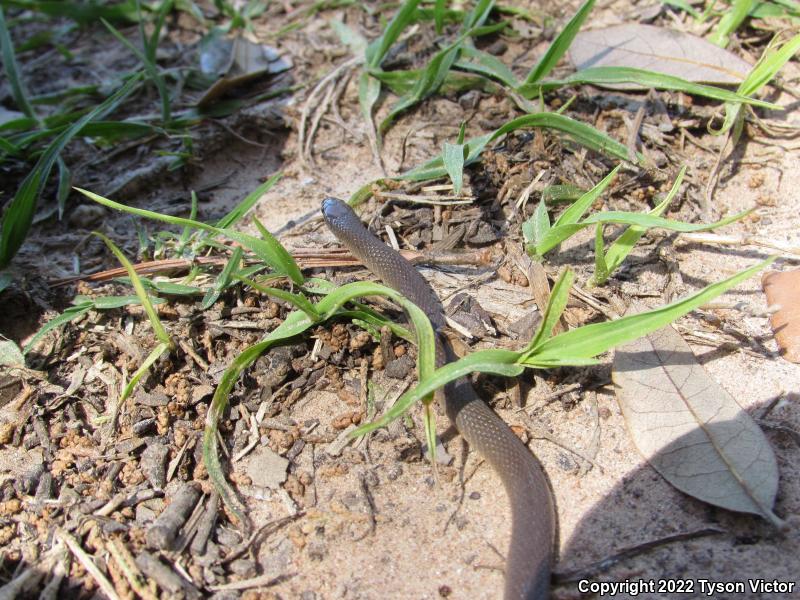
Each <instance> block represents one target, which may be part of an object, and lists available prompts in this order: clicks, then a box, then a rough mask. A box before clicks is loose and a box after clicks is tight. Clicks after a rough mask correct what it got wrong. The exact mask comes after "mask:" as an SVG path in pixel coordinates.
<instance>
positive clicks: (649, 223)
mask: <svg viewBox="0 0 800 600" xmlns="http://www.w3.org/2000/svg"><path fill="white" fill-rule="evenodd" d="M751 212H753V211H752V210H746V211H744V212H741V213H738V214H735V215H733V216H731V217H727V218H725V219H721V220H719V221H717V222H716V223H710V224H707V223H699V224H696V225H695V224H692V223H684V222H683V221H673V220H670V219H665V218H663V217H657V216H655V215H650V214H642V213H629V212H622V211H608V212H600V213H594V214H593V215H589V216H588V217H587V218H585V219H584V220H583V221H581V222H580V223H574V224H569V225H563V226H553V227H552V228H551V229H550V231H548V232H547V234H546V235H545V236H544V239H543V240H542V241H541V243H539V244H537V246H536V248H535V252H536V254H537V255H538V256H543V255H544V254H545V253H547V252H549V251H550V250H552V249H553V248H555V247H556V246H558V245H559V244H560V243H561V242H563V241H564V240H566V239H567V238H569V237H571V236H572V235H574V234H575V233H576V232H578V231H580V230H581V229H583V228H584V227H588V226H590V225H594V224H596V223H621V224H623V225H636V226H638V227H644V228H650V227H660V228H662V229H668V230H670V231H681V232H689V231H708V230H710V229H715V228H717V227H722V226H723V225H728V224H729V223H733V222H734V221H737V220H738V219H741V218H742V217H745V216H747V215H748V214H750V213H751Z"/></svg>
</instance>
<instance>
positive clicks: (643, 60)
mask: <svg viewBox="0 0 800 600" xmlns="http://www.w3.org/2000/svg"><path fill="white" fill-rule="evenodd" d="M569 59H570V61H571V62H572V64H573V65H574V66H575V68H576V69H578V70H580V69H586V68H589V67H633V68H636V69H646V70H648V71H655V72H657V73H663V74H665V75H672V76H674V77H680V78H682V79H686V80H688V81H693V82H695V83H715V84H739V83H741V81H742V80H743V79H744V78H745V77H746V76H747V74H748V73H749V72H750V69H751V66H750V64H748V63H747V62H746V61H744V60H742V59H741V58H739V57H738V56H736V55H735V54H733V53H732V52H729V51H728V50H725V49H724V48H720V47H719V46H715V45H714V44H712V43H711V42H708V41H706V40H704V39H703V38H700V37H697V36H694V35H691V34H688V33H683V32H680V31H674V30H671V29H664V28H663V27H654V26H653V25H641V24H639V23H630V24H627V25H617V26H616V27H608V28H606V29H595V30H591V31H583V32H581V33H579V34H578V35H577V36H575V40H574V42H573V43H572V45H571V46H570V48H569ZM614 87H615V88H623V89H638V88H637V86H634V85H630V86H628V85H625V86H614Z"/></svg>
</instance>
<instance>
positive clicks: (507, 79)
mask: <svg viewBox="0 0 800 600" xmlns="http://www.w3.org/2000/svg"><path fill="white" fill-rule="evenodd" d="M455 67H456V68H459V69H464V70H466V71H473V72H475V73H480V74H481V75H483V76H485V77H490V78H491V79H495V80H497V81H499V82H500V83H502V84H504V85H505V86H506V87H508V88H511V89H516V88H517V87H519V85H520V83H519V81H517V78H516V77H515V76H514V73H513V72H512V71H511V69H509V68H508V67H507V66H506V65H505V63H504V62H503V61H501V60H500V59H498V58H497V57H495V56H492V55H491V54H489V53H488V52H484V51H482V50H478V49H477V48H475V47H474V46H471V45H468V44H465V45H464V47H463V48H462V49H461V56H460V57H459V59H458V61H456V63H455Z"/></svg>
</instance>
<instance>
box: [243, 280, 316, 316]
mask: <svg viewBox="0 0 800 600" xmlns="http://www.w3.org/2000/svg"><path fill="white" fill-rule="evenodd" d="M236 279H238V280H239V281H241V282H242V283H244V284H246V285H249V286H250V287H251V288H253V289H254V290H258V291H259V292H261V293H262V294H265V295H267V296H270V297H272V298H278V299H279V300H283V301H284V302H288V303H289V304H291V305H292V306H294V307H295V308H297V309H298V310H302V311H303V312H304V313H305V314H306V316H307V317H308V318H309V320H310V321H311V322H312V323H317V322H318V321H319V320H320V316H319V313H318V312H317V309H316V308H314V305H313V304H311V302H309V300H308V298H306V297H305V296H303V294H295V293H292V292H287V291H286V290H281V289H279V288H273V287H267V286H264V285H261V284H260V283H257V282H255V281H253V280H252V279H248V278H247V277H242V276H239V275H237V276H236Z"/></svg>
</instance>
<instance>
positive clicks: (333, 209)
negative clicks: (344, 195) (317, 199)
mask: <svg viewBox="0 0 800 600" xmlns="http://www.w3.org/2000/svg"><path fill="white" fill-rule="evenodd" d="M322 216H323V217H325V220H326V221H327V222H328V223H336V222H337V221H341V220H342V219H347V218H352V217H353V216H355V213H354V212H353V209H352V208H350V206H348V204H347V203H346V202H344V201H342V200H339V199H338V198H333V197H331V196H328V197H327V198H325V199H324V200H323V201H322Z"/></svg>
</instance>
